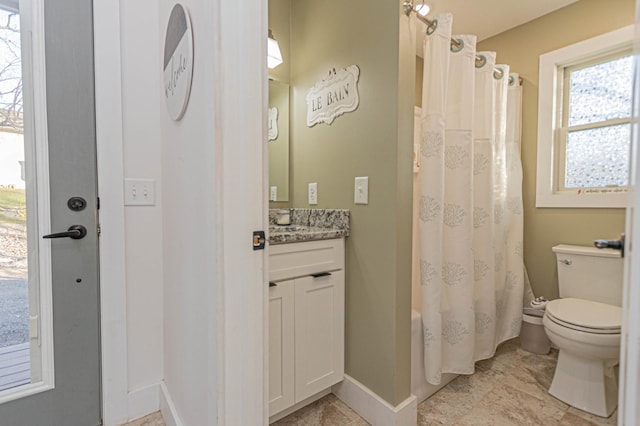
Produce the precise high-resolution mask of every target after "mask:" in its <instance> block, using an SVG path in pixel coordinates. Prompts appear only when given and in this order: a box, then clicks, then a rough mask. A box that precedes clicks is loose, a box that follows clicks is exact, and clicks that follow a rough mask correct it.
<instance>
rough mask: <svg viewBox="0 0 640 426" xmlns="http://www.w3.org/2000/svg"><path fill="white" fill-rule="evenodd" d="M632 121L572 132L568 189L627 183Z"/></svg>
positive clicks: (568, 157) (570, 137)
mask: <svg viewBox="0 0 640 426" xmlns="http://www.w3.org/2000/svg"><path fill="white" fill-rule="evenodd" d="M629 129H630V125H629V124H622V125H617V126H607V127H597V128H594V129H587V130H579V131H575V132H570V133H569V135H568V137H567V147H566V169H565V170H566V171H565V184H564V186H565V188H602V187H606V186H627V179H628V174H629V140H630V139H629V138H630V134H629Z"/></svg>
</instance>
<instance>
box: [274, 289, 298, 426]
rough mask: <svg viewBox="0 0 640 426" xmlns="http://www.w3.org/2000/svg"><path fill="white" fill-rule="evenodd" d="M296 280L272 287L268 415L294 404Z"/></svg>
mask: <svg viewBox="0 0 640 426" xmlns="http://www.w3.org/2000/svg"><path fill="white" fill-rule="evenodd" d="M293 284H294V281H293V280H291V281H283V282H279V283H277V285H276V286H275V287H270V288H269V416H271V415H273V414H276V413H278V412H279V411H282V410H284V409H285V408H288V407H290V406H292V405H293V404H294V399H295V389H294V377H293V375H294V358H293V357H294V346H293V337H294V335H293V333H294V332H293V330H294V324H293V315H294V309H293V303H294V301H293V297H294V291H293Z"/></svg>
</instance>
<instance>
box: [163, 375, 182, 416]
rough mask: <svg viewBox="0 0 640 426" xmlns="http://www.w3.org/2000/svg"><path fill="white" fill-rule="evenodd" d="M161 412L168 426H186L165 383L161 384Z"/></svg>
mask: <svg viewBox="0 0 640 426" xmlns="http://www.w3.org/2000/svg"><path fill="white" fill-rule="evenodd" d="M160 412H161V413H162V418H163V419H164V423H165V424H166V425H167V426H184V423H183V422H182V420H180V416H178V412H177V411H176V406H175V404H174V403H173V399H172V398H171V394H170V393H169V389H167V385H166V384H165V383H164V381H162V382H160Z"/></svg>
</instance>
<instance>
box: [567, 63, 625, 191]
mask: <svg viewBox="0 0 640 426" xmlns="http://www.w3.org/2000/svg"><path fill="white" fill-rule="evenodd" d="M562 73H563V75H564V78H563V80H562V81H563V87H561V88H559V89H560V90H559V95H560V99H559V100H558V102H559V108H560V111H563V114H562V120H561V123H560V126H559V127H560V132H559V133H558V136H559V141H558V143H559V145H558V146H559V147H560V150H559V152H558V158H557V161H559V165H560V167H559V168H558V170H559V171H560V174H559V176H558V180H557V189H558V190H560V191H562V190H571V191H575V189H580V188H585V189H586V188H594V189H596V188H606V187H614V186H615V187H626V186H627V180H628V178H627V174H628V171H629V141H630V127H631V125H630V122H631V98H632V93H633V90H632V89H633V56H632V55H631V54H630V52H628V51H626V52H619V53H617V54H608V55H607V56H600V57H599V58H591V59H588V60H586V61H583V62H580V63H574V64H572V65H571V66H567V67H564V68H562Z"/></svg>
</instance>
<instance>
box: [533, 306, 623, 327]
mask: <svg viewBox="0 0 640 426" xmlns="http://www.w3.org/2000/svg"><path fill="white" fill-rule="evenodd" d="M545 316H546V317H547V318H548V319H549V320H551V321H553V322H554V323H556V324H558V325H560V326H562V327H566V328H569V329H572V330H576V331H581V332H583V333H592V334H620V326H621V322H622V308H620V307H619V306H614V305H608V304H606V303H600V302H593V301H591V300H583V299H575V298H566V299H556V300H552V301H551V302H549V303H548V304H547V308H546V312H545Z"/></svg>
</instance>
